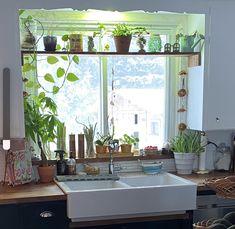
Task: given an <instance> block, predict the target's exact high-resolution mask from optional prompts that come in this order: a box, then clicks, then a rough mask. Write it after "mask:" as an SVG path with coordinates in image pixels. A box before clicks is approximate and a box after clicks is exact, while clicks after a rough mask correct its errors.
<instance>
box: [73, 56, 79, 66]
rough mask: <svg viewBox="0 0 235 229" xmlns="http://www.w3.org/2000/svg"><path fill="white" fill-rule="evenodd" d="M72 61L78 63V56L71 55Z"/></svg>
mask: <svg viewBox="0 0 235 229" xmlns="http://www.w3.org/2000/svg"><path fill="white" fill-rule="evenodd" d="M73 62H74V63H75V64H79V57H78V56H77V55H75V56H73Z"/></svg>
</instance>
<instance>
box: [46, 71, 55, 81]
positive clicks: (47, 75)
mask: <svg viewBox="0 0 235 229" xmlns="http://www.w3.org/2000/svg"><path fill="white" fill-rule="evenodd" d="M44 79H45V80H46V81H48V82H50V83H55V80H54V78H53V76H52V75H51V74H50V73H47V74H46V75H45V76H44Z"/></svg>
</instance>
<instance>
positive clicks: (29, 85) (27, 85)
mask: <svg viewBox="0 0 235 229" xmlns="http://www.w3.org/2000/svg"><path fill="white" fill-rule="evenodd" d="M25 86H26V87H28V88H32V87H34V86H35V83H34V82H33V81H31V80H30V81H28V82H27V83H26V84H25Z"/></svg>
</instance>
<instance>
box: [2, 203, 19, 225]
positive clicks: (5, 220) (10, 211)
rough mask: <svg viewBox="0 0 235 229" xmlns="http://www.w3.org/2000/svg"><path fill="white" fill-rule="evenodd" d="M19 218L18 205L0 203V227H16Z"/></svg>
mask: <svg viewBox="0 0 235 229" xmlns="http://www.w3.org/2000/svg"><path fill="white" fill-rule="evenodd" d="M19 225H20V218H19V212H18V205H17V204H11V205H0V228H3V229H18V228H19Z"/></svg>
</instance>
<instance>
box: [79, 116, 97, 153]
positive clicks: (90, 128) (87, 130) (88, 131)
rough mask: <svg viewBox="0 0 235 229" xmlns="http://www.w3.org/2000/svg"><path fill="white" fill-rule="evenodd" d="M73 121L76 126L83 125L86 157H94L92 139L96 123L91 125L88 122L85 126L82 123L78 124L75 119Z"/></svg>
mask: <svg viewBox="0 0 235 229" xmlns="http://www.w3.org/2000/svg"><path fill="white" fill-rule="evenodd" d="M75 121H76V122H77V123H78V124H81V125H83V132H84V136H85V139H86V156H87V157H95V150H94V138H95V130H96V126H97V123H95V124H94V125H93V124H91V123H90V122H89V124H88V125H86V124H84V123H81V122H79V121H78V120H77V118H76V119H75Z"/></svg>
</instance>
